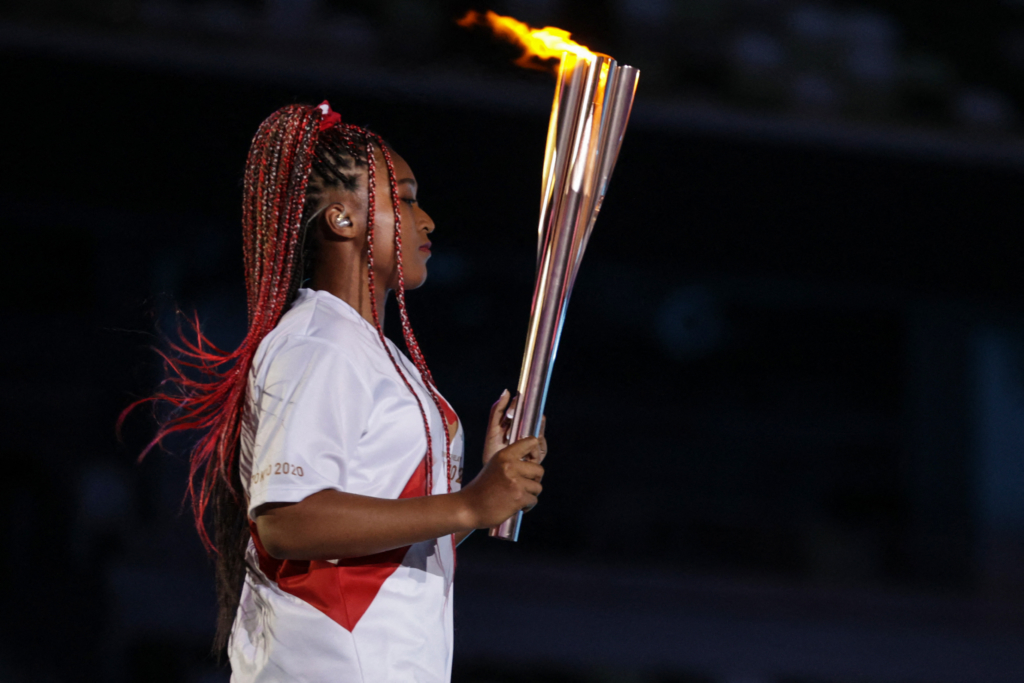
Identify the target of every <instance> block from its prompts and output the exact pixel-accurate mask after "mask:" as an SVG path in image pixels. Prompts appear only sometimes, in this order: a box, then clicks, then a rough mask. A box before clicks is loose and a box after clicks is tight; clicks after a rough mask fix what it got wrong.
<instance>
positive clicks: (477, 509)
mask: <svg viewBox="0 0 1024 683" xmlns="http://www.w3.org/2000/svg"><path fill="white" fill-rule="evenodd" d="M540 451H541V441H540V439H536V438H528V439H522V440H521V441H517V442H516V443H514V444H512V445H510V446H507V447H505V448H503V449H502V450H501V451H499V452H498V453H496V454H495V455H494V456H493V457H492V458H490V460H489V461H488V462H487V463H485V465H484V467H483V469H482V470H481V471H480V474H478V475H477V476H476V478H475V479H473V481H471V482H470V483H469V484H468V485H467V486H466V487H465V488H464V489H462V490H461V491H458V492H456V493H451V494H445V495H437V496H424V497H421V498H402V499H398V500H393V499H386V498H373V497H370V496H360V495H357V494H354V493H343V492H341V491H334V490H325V491H320V492H319V493H315V494H313V495H311V496H309V497H307V498H305V499H304V500H302V501H300V502H298V503H267V504H265V505H261V506H260V507H259V508H257V509H256V529H257V531H258V532H259V536H260V541H261V542H262V544H263V547H264V548H266V550H267V552H268V553H269V554H270V555H271V557H274V558H276V559H279V560H335V559H343V558H347V557H362V556H365V555H373V554H375V553H379V552H383V551H385V550H391V549H393V548H400V547H402V546H406V545H411V544H413V543H419V542H420V541H428V540H431V539H434V538H440V537H441V536H447V535H448V534H468V532H470V531H472V530H473V529H481V528H485V527H490V526H494V525H496V524H500V523H501V522H503V521H505V520H506V519H508V518H509V517H511V516H512V515H514V514H515V513H516V512H518V511H519V510H524V509H529V508H531V507H533V506H534V505H536V504H537V496H539V495H540V492H541V489H542V487H541V484H540V481H541V479H542V478H543V476H544V468H543V467H541V466H540V465H539V464H538V463H537V462H536V461H538V460H539V459H540V457H541V456H540ZM457 540H461V539H457Z"/></svg>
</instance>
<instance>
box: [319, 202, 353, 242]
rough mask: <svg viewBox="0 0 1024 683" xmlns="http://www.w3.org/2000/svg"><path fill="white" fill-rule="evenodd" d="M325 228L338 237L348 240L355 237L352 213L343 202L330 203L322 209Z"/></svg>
mask: <svg viewBox="0 0 1024 683" xmlns="http://www.w3.org/2000/svg"><path fill="white" fill-rule="evenodd" d="M324 220H325V221H326V222H327V230H328V231H329V233H330V234H331V235H333V236H334V237H336V238H339V239H345V240H350V239H353V238H355V237H356V225H355V221H354V220H353V219H352V214H351V213H350V212H349V210H348V207H346V206H345V205H344V204H340V203H335V204H331V205H330V206H328V207H327V209H326V210H325V211H324Z"/></svg>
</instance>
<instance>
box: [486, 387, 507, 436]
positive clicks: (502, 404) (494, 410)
mask: <svg viewBox="0 0 1024 683" xmlns="http://www.w3.org/2000/svg"><path fill="white" fill-rule="evenodd" d="M508 404H509V393H508V389H504V390H502V392H501V396H499V397H498V400H497V401H495V402H494V405H492V406H491V414H490V416H489V417H488V419H487V426H488V427H489V428H492V429H497V428H499V427H500V426H501V422H502V420H503V419H504V418H505V411H506V407H507V406H508Z"/></svg>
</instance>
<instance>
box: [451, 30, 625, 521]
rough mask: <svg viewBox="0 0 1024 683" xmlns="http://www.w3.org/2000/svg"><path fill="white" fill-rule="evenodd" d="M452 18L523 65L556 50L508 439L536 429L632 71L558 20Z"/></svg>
mask: <svg viewBox="0 0 1024 683" xmlns="http://www.w3.org/2000/svg"><path fill="white" fill-rule="evenodd" d="M459 23H460V25H463V26H470V25H473V24H486V25H489V26H490V27H491V28H492V29H494V31H495V33H496V34H498V35H499V36H501V37H503V38H506V39H510V40H513V41H514V42H517V43H519V44H520V45H522V46H523V48H524V53H523V56H522V57H521V58H520V59H519V60H518V61H517V63H518V64H520V65H522V66H528V67H530V66H535V65H536V64H537V60H538V59H539V60H543V59H549V58H558V59H559V67H558V82H557V84H556V86H555V98H554V102H553V103H552V105H551V120H550V122H549V124H548V137H547V144H546V146H545V150H544V166H543V172H542V176H541V200H540V221H539V223H538V226H537V280H536V284H535V285H534V290H533V304H532V306H531V309H530V323H529V327H528V330H527V336H526V349H525V351H524V353H523V366H522V371H521V372H520V375H519V385H518V389H519V401H518V402H517V405H516V409H515V413H514V415H513V417H512V425H511V434H510V435H511V438H512V440H517V439H523V438H526V437H529V436H538V434H539V432H540V423H541V417H542V416H543V414H544V404H545V402H546V401H547V394H548V386H549V384H550V382H551V371H552V368H553V367H554V363H555V356H556V355H557V352H558V342H559V339H560V337H561V334H562V325H563V324H564V322H565V311H566V308H567V307H568V305H569V296H570V295H571V294H572V287H573V283H574V282H575V280H576V274H577V273H578V272H579V267H580V261H581V260H582V258H583V252H584V251H585V250H586V247H587V242H588V241H589V240H590V234H591V231H592V230H593V229H594V222H595V221H596V220H597V214H598V212H599V211H600V210H601V204H602V203H603V201H604V196H605V192H606V191H607V189H608V181H609V180H610V179H611V175H612V171H613V170H614V168H615V162H616V161H617V159H618V156H619V149H620V147H621V146H622V137H623V135H624V134H625V132H626V124H627V123H628V122H629V113H630V110H631V109H632V106H633V97H634V95H635V94H636V85H637V80H638V79H639V77H640V72H639V70H637V69H635V68H633V67H631V66H620V65H618V64H617V63H616V61H615V60H614V59H612V58H611V57H609V56H608V55H603V54H598V53H594V52H591V51H590V50H588V49H587V48H585V47H583V46H582V45H579V44H577V43H575V42H573V41H572V40H570V39H569V33H568V32H566V31H563V30H561V29H555V28H551V27H548V28H544V29H531V28H530V27H529V26H527V25H526V24H523V23H521V22H518V21H516V20H515V19H512V18H510V17H502V16H499V15H497V14H495V13H494V12H487V13H486V14H485V15H481V14H479V13H477V12H470V13H468V14H467V15H466V16H465V17H463V18H462V19H461V20H460V21H459ZM522 518H523V513H522V512H519V513H518V514H516V515H515V516H514V517H512V518H511V519H509V520H507V521H505V522H504V523H502V524H501V525H499V526H497V527H494V528H493V529H491V531H490V535H491V536H494V537H496V538H501V539H504V540H507V541H515V540H517V539H518V537H519V526H520V524H521V522H522Z"/></svg>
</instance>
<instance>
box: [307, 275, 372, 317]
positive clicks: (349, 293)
mask: <svg viewBox="0 0 1024 683" xmlns="http://www.w3.org/2000/svg"><path fill="white" fill-rule="evenodd" d="M325 270H327V272H325V273H320V272H319V271H318V272H317V274H316V275H315V276H314V277H313V279H312V280H311V282H310V289H314V290H322V291H325V292H329V293H330V294H333V295H334V296H336V297H338V298H339V299H341V300H342V301H344V302H345V303H347V304H348V305H349V306H351V307H352V308H354V309H356V311H357V312H358V313H359V315H361V316H362V317H363V319H365V320H366V321H367V322H368V323H370V324H371V325H373V324H374V323H373V306H372V304H371V301H370V286H369V283H368V282H367V279H366V269H365V268H363V269H362V273H361V274H359V273H357V272H354V271H357V269H354V268H353V269H351V270H349V269H344V270H343V269H325ZM339 271H340V272H339ZM346 271H347V272H346ZM374 289H375V290H376V294H377V319H378V321H379V322H380V326H381V329H383V328H384V309H385V303H386V302H387V300H388V293H389V291H390V290H389V289H387V287H386V286H385V285H384V283H382V282H381V281H380V278H375V281H374Z"/></svg>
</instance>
